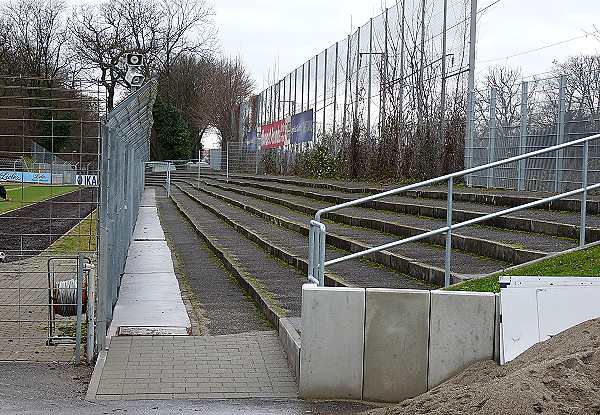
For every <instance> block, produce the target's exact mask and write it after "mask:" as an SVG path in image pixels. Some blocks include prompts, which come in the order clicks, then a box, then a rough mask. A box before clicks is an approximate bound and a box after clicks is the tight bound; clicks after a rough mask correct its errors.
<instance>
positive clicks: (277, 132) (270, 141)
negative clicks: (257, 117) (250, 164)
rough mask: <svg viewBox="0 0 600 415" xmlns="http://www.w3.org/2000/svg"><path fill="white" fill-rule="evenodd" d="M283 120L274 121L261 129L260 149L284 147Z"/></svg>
mask: <svg viewBox="0 0 600 415" xmlns="http://www.w3.org/2000/svg"><path fill="white" fill-rule="evenodd" d="M285 137H286V134H285V120H279V121H275V122H274V123H271V124H267V125H264V126H263V127H262V139H261V141H262V143H261V149H263V150H268V149H270V148H278V147H283V146H284V145H285Z"/></svg>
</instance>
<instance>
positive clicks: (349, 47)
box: [342, 35, 352, 148]
mask: <svg viewBox="0 0 600 415" xmlns="http://www.w3.org/2000/svg"><path fill="white" fill-rule="evenodd" d="M347 42H348V43H347V49H346V76H345V77H344V78H345V79H344V108H343V109H342V140H343V141H342V142H343V147H344V148H345V144H346V120H347V116H346V109H347V107H348V82H349V80H350V49H352V36H351V35H348V41H347Z"/></svg>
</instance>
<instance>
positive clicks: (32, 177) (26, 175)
mask: <svg viewBox="0 0 600 415" xmlns="http://www.w3.org/2000/svg"><path fill="white" fill-rule="evenodd" d="M0 182H18V183H41V184H50V174H49V173H33V172H29V171H25V172H22V171H3V170H0Z"/></svg>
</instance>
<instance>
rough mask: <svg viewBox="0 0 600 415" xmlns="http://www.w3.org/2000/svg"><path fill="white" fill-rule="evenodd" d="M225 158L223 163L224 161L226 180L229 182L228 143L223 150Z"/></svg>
mask: <svg viewBox="0 0 600 415" xmlns="http://www.w3.org/2000/svg"><path fill="white" fill-rule="evenodd" d="M225 158H226V159H227V160H226V161H225V163H226V171H227V181H228V182H229V143H227V148H226V150H225Z"/></svg>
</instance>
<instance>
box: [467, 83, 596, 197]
mask: <svg viewBox="0 0 600 415" xmlns="http://www.w3.org/2000/svg"><path fill="white" fill-rule="evenodd" d="M571 76H573V75H569V76H568V75H565V74H558V75H555V76H550V77H545V78H539V77H537V76H533V77H531V79H530V80H524V81H521V82H520V83H515V84H513V85H512V86H510V85H509V86H506V85H503V90H502V91H499V90H498V89H496V88H491V89H489V90H480V91H477V98H476V99H475V101H476V107H477V111H476V109H475V105H474V106H473V107H469V117H468V119H469V120H470V125H471V128H468V130H467V137H466V141H465V168H471V167H476V166H480V165H484V164H487V163H491V162H494V161H496V160H501V159H506V158H510V157H513V156H515V155H519V154H525V153H528V152H531V151H534V150H537V149H540V148H546V147H550V146H554V145H559V144H562V143H565V142H569V141H573V140H577V139H580V138H583V137H586V136H589V135H593V134H597V133H600V113H598V112H597V108H587V107H585V106H582V104H581V102H584V101H585V100H583V99H582V97H580V96H577V95H576V94H578V93H580V92H579V91H576V88H575V87H574V86H573V84H574V83H575V81H576V80H575V79H571ZM589 93H590V94H591V95H594V96H595V95H596V94H598V93H600V92H599V91H590V92H589ZM567 101H568V102H567ZM507 103H508V104H507ZM579 151H580V150H579V149H578V148H571V149H567V148H565V149H563V150H561V151H557V152H556V154H552V155H547V154H545V155H543V156H539V157H536V158H533V159H531V160H528V161H526V160H524V159H521V160H520V161H519V162H518V163H513V164H508V165H506V166H502V167H500V168H497V169H490V170H489V171H483V170H480V171H478V172H476V173H473V174H470V175H468V176H466V177H465V179H466V184H467V185H468V186H478V187H487V188H494V187H495V188H504V189H515V190H519V191H523V190H527V191H544V192H561V191H563V190H569V189H573V188H574V187H575V186H576V184H577V180H579V179H578V177H579V176H580V173H581V171H582V168H583V166H582V165H581V160H582V154H580V153H579ZM589 151H590V154H589V161H590V165H589V166H588V167H589V173H590V177H592V178H594V179H599V178H600V148H599V147H598V146H597V145H592V146H591V147H590V148H589ZM580 183H581V182H580V181H579V184H580Z"/></svg>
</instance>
